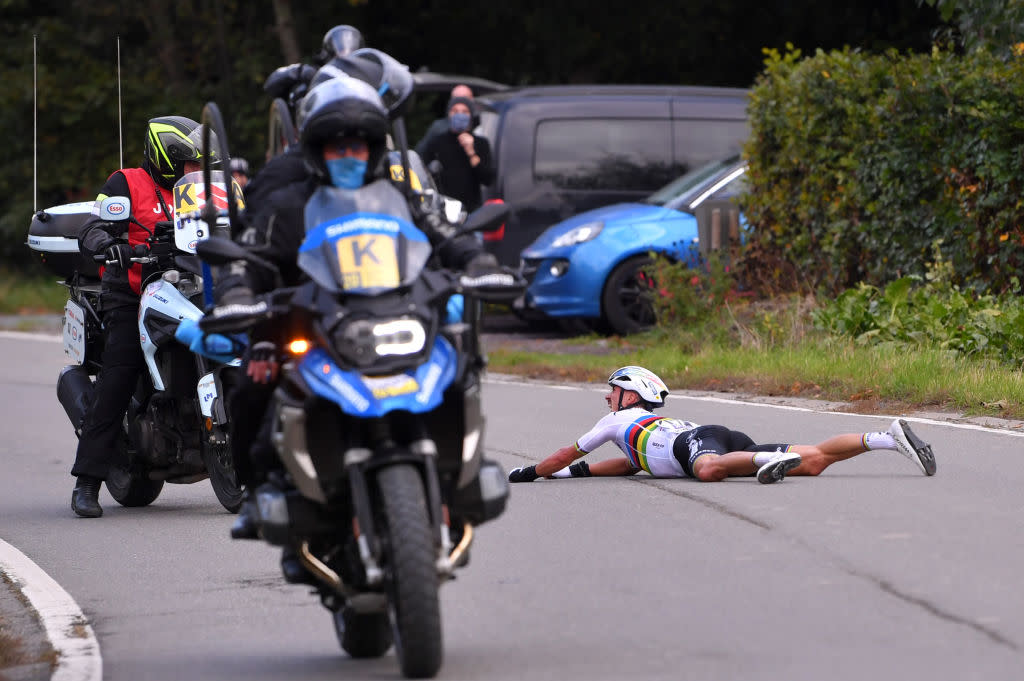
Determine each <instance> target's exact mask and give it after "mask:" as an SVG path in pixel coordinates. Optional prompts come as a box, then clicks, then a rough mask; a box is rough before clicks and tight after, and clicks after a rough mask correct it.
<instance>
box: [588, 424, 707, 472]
mask: <svg viewBox="0 0 1024 681" xmlns="http://www.w3.org/2000/svg"><path fill="white" fill-rule="evenodd" d="M696 427H697V424H696V423H690V422H689V421H683V420H682V419H673V418H668V417H666V416H658V415H657V414H654V413H653V412H650V411H647V410H646V409H642V408H640V407H632V408H630V409H623V410H621V411H616V412H613V413H611V414H608V415H607V416H605V417H604V418H602V419H601V420H600V421H598V422H597V424H596V425H595V426H594V427H593V428H591V429H590V431H589V432H588V433H587V434H586V435H584V436H583V437H581V438H580V439H578V440H576V450H577V451H579V452H581V453H583V454H589V453H590V452H592V451H594V450H595V449H597V448H598V447H600V446H601V445H603V444H604V443H606V442H614V443H615V446H616V447H618V448H619V449H621V450H622V452H623V453H624V454H625V455H626V458H627V459H629V462H630V464H632V466H633V468H635V469H638V470H639V469H642V470H645V471H647V472H648V473H650V474H651V475H653V476H655V477H658V478H680V477H684V476H685V475H686V473H684V472H683V466H682V464H680V463H679V461H678V460H677V459H676V457H675V456H674V455H673V453H672V446H673V444H674V443H675V441H676V437H678V436H679V434H680V433H685V432H687V431H690V430H693V429H694V428H696Z"/></svg>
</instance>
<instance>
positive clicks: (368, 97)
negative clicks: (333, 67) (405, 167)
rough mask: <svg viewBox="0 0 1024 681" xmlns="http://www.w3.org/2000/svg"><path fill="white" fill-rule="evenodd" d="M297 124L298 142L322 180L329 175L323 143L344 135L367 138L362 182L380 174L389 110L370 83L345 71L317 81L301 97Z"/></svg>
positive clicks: (385, 143)
mask: <svg viewBox="0 0 1024 681" xmlns="http://www.w3.org/2000/svg"><path fill="white" fill-rule="evenodd" d="M298 124H299V145H300V146H301V148H302V152H303V154H304V155H305V157H306V161H307V163H308V164H309V165H310V166H311V167H312V168H313V171H314V172H315V173H316V175H317V176H318V177H319V178H320V180H321V181H322V182H323V181H327V179H328V178H329V177H330V175H329V174H328V172H327V166H326V164H325V163H324V158H323V148H324V145H325V144H326V143H327V142H329V141H330V140H333V139H337V138H339V137H346V136H352V137H360V138H362V139H364V140H366V145H367V147H368V148H369V151H370V156H369V159H367V163H366V177H365V178H364V182H367V183H368V182H372V181H373V180H374V179H375V178H377V177H379V176H380V175H381V174H382V164H381V161H382V160H383V159H384V155H385V152H386V151H387V131H388V111H387V109H386V108H385V107H384V104H383V103H382V102H381V100H380V96H379V95H378V94H377V91H376V90H375V89H374V88H373V87H372V86H371V85H369V84H367V83H365V82H363V81H362V80H358V79H356V78H352V77H351V76H345V75H343V76H338V77H334V78H330V79H329V80H326V81H324V82H322V83H319V84H318V85H316V86H314V87H312V88H310V90H309V93H308V94H307V95H306V96H305V97H303V98H302V103H301V104H300V105H299V114H298Z"/></svg>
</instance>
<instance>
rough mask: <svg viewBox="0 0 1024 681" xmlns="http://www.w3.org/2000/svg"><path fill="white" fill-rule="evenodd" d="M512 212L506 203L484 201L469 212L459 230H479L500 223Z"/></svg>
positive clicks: (491, 227) (494, 226)
mask: <svg viewBox="0 0 1024 681" xmlns="http://www.w3.org/2000/svg"><path fill="white" fill-rule="evenodd" d="M511 214H512V208H511V207H510V206H509V204H507V203H485V204H484V205H482V206H480V207H479V208H477V209H476V210H475V211H473V212H472V213H470V214H469V217H467V218H466V222H465V223H464V224H463V227H462V229H460V230H459V231H460V232H481V231H487V230H491V229H494V228H496V227H498V226H499V225H501V224H502V223H503V222H505V221H506V220H507V219H508V216H509V215H511Z"/></svg>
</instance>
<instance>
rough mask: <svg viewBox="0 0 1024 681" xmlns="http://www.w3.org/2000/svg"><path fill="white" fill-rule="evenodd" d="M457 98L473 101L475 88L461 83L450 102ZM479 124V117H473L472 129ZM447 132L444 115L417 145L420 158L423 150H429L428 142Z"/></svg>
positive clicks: (453, 90) (431, 126)
mask: <svg viewBox="0 0 1024 681" xmlns="http://www.w3.org/2000/svg"><path fill="white" fill-rule="evenodd" d="M455 97H465V98H466V99H469V100H472V99H473V88H471V87H469V86H468V85H464V84H462V83H459V84H458V85H456V86H455V87H453V88H452V91H451V93H450V94H449V95H448V99H449V102H450V101H451V100H452V99H454V98H455ZM479 124H480V120H479V117H478V116H473V120H471V121H470V129H472V128H475V127H476V126H477V125H479ZM446 132H448V116H447V115H444V116H442V117H441V118H438V119H436V120H435V121H434V122H433V123H431V124H430V127H429V128H427V132H426V133H424V135H423V138H422V139H421V140H420V141H419V142H417V143H416V153H417V154H419V155H420V158H422V157H423V150H424V149H426V148H427V142H429V141H430V140H432V139H433V138H435V137H437V136H438V135H443V134H445V133H446Z"/></svg>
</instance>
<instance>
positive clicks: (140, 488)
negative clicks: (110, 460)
mask: <svg viewBox="0 0 1024 681" xmlns="http://www.w3.org/2000/svg"><path fill="white" fill-rule="evenodd" d="M106 485H107V491H108V492H110V496H112V497H114V501H116V502H117V503H119V504H121V505H122V506H128V507H130V508H134V507H138V506H149V505H150V504H152V503H153V502H154V501H156V498H157V497H158V496H160V492H161V490H163V488H164V481H163V480H150V479H149V478H147V477H146V476H145V474H144V473H143V472H142V471H138V470H132V469H130V468H125V467H122V466H116V467H114V468H112V469H111V470H110V473H109V474H108V475H107V480H106Z"/></svg>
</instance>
